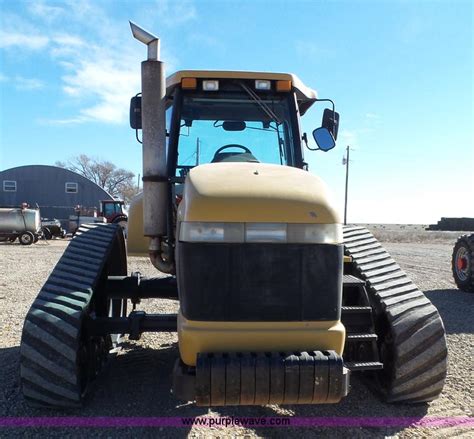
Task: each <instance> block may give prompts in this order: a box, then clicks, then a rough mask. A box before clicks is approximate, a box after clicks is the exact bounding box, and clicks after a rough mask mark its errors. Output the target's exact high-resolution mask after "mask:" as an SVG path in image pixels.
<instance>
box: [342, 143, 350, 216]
mask: <svg viewBox="0 0 474 439" xmlns="http://www.w3.org/2000/svg"><path fill="white" fill-rule="evenodd" d="M349 151H350V147H349V145H347V147H346V156H345V157H343V158H342V164H343V165H346V193H345V197H344V225H346V224H347V189H348V187H349Z"/></svg>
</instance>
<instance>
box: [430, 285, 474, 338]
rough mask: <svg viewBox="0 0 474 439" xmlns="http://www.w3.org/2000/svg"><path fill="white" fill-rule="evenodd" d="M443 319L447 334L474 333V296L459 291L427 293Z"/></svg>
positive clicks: (433, 291) (431, 291)
mask: <svg viewBox="0 0 474 439" xmlns="http://www.w3.org/2000/svg"><path fill="white" fill-rule="evenodd" d="M425 295H426V297H428V299H430V300H431V302H433V305H434V306H436V308H438V311H439V313H440V315H441V317H442V319H443V322H444V326H445V328H446V333H447V334H466V333H474V321H473V319H472V309H473V308H474V294H471V293H466V292H464V291H460V290H457V289H451V290H429V291H425Z"/></svg>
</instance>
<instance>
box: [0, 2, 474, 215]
mask: <svg viewBox="0 0 474 439" xmlns="http://www.w3.org/2000/svg"><path fill="white" fill-rule="evenodd" d="M129 20H132V21H134V22H136V23H138V24H139V25H140V26H142V27H144V28H145V29H148V30H150V31H151V32H153V33H154V34H156V35H158V36H159V37H160V39H161V58H162V60H163V61H165V63H166V69H167V73H168V74H171V73H172V72H174V71H176V70H180V69H208V70H215V69H216V70H217V69H223V70H253V71H277V72H291V73H295V74H296V75H297V76H299V77H300V78H301V79H302V80H303V82H304V83H305V84H306V85H307V86H310V87H311V88H314V89H316V90H317V91H318V95H319V97H320V98H330V99H333V100H334V101H335V102H336V109H337V111H338V112H339V113H340V115H341V121H340V132H339V137H338V140H337V146H336V148H334V149H333V150H331V151H329V152H327V153H323V152H321V151H315V152H313V151H308V150H307V151H306V152H305V158H306V160H307V161H308V162H309V165H310V172H312V173H315V174H317V175H319V176H320V177H322V178H323V180H325V181H326V183H327V184H328V185H329V186H330V187H331V189H332V191H333V194H334V197H335V200H336V202H337V205H338V206H339V208H340V209H341V210H342V209H343V204H344V184H345V167H344V166H343V165H342V158H343V156H344V154H345V150H346V147H347V146H350V148H351V150H350V159H351V161H350V168H349V193H348V199H349V202H348V222H360V223H408V224H415V223H433V222H436V221H438V220H439V219H440V218H441V217H454V216H470V217H474V196H473V195H474V172H473V171H474V142H473V111H472V102H473V97H474V96H473V84H472V83H473V47H472V46H473V33H472V21H473V6H472V2H471V1H469V0H466V1H462V0H452V1H447V0H446V1H416V0H413V1H395V0H393V1H387V0H379V1H357V0H356V1H301V0H300V1H298V0H292V1H278V0H271V1H265V0H254V1H244V0H239V1H231V0H214V1H210V0H185V1H179V0H142V1H126V0H115V1H112V0H103V1H99V0H95V1H93V0H70V1H69V0H62V1H46V0H44V1H41V0H38V1H13V0H0V24H1V26H0V170H3V169H8V168H11V167H15V166H21V165H28V164H47V165H48V164H49V165H53V164H54V163H55V162H56V161H58V160H60V161H65V160H67V159H69V158H72V157H74V156H77V155H79V154H87V155H90V156H93V157H97V158H100V159H106V160H110V161H112V162H113V163H115V164H116V165H117V166H119V167H123V168H126V169H129V170H131V171H133V172H134V173H135V174H136V175H137V176H138V174H140V173H141V160H142V159H141V156H142V155H141V146H140V145H139V144H138V143H137V141H136V140H135V132H134V131H133V130H132V129H130V128H129V123H128V111H129V101H130V98H131V97H132V96H134V95H135V94H136V93H137V92H139V91H140V62H141V61H142V60H143V59H144V58H146V50H145V47H144V46H143V45H142V44H141V43H139V42H137V41H136V40H134V39H133V38H132V36H131V32H130V28H129V23H128V21H129ZM324 107H325V106H324V105H323V104H322V103H319V104H316V105H314V106H313V107H312V109H311V110H310V111H309V112H308V113H307V114H306V115H305V116H304V119H303V121H302V126H303V129H304V131H306V132H308V134H309V137H311V136H310V133H311V132H312V130H313V129H315V128H317V127H319V126H320V124H321V117H322V112H323V110H324Z"/></svg>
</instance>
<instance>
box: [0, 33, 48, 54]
mask: <svg viewBox="0 0 474 439" xmlns="http://www.w3.org/2000/svg"><path fill="white" fill-rule="evenodd" d="M48 43H49V38H48V37H45V36H43V35H30V34H25V33H18V32H8V31H5V30H3V29H2V30H1V31H0V48H13V47H16V46H18V47H19V48H21V49H29V50H39V49H43V48H44V47H46V46H47V45H48Z"/></svg>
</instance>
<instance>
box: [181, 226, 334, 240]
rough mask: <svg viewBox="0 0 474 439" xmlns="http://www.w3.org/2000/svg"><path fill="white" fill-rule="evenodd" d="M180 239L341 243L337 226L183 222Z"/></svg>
mask: <svg viewBox="0 0 474 439" xmlns="http://www.w3.org/2000/svg"><path fill="white" fill-rule="evenodd" d="M179 240H180V241H184V242H236V243H238V242H240V243H243V242H268V243H281V244H285V243H289V244H290V243H291V244H293V243H294V244H341V243H342V226H341V225H340V224H286V223H207V222H186V221H183V222H182V223H181V226H180V230H179Z"/></svg>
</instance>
